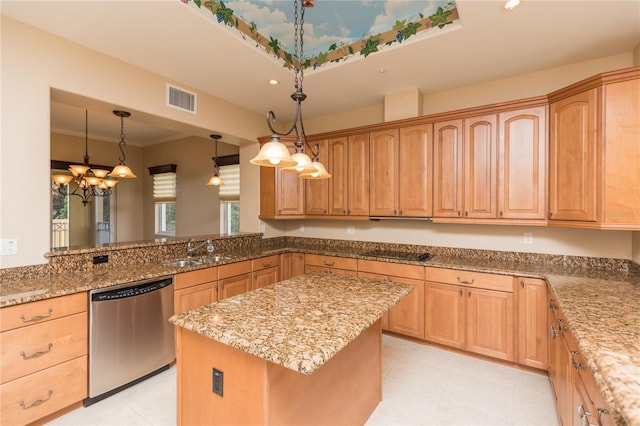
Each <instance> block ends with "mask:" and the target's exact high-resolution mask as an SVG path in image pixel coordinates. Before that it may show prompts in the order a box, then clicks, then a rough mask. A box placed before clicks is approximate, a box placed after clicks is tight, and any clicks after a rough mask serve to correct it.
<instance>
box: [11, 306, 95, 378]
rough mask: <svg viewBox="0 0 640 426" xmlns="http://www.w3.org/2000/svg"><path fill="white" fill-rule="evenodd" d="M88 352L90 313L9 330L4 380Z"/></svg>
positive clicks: (24, 374)
mask: <svg viewBox="0 0 640 426" xmlns="http://www.w3.org/2000/svg"><path fill="white" fill-rule="evenodd" d="M86 354H87V314H86V312H83V313H80V314H75V315H70V316H68V317H64V318H60V319H57V320H55V321H47V322H44V323H41V324H36V325H32V326H31V327H24V328H19V329H16V330H11V331H5V332H4V333H2V334H1V335H0V373H1V374H2V383H6V382H8V381H11V380H14V379H17V378H18V377H22V376H26V375H27V374H31V373H34V372H36V371H40V370H43V369H45V368H48V367H51V366H53V365H56V364H59V363H61V362H64V361H68V360H70V359H73V358H77V357H79V356H82V355H86Z"/></svg>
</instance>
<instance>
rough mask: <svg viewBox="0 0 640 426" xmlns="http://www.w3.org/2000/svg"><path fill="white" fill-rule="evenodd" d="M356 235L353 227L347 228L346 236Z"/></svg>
mask: <svg viewBox="0 0 640 426" xmlns="http://www.w3.org/2000/svg"><path fill="white" fill-rule="evenodd" d="M355 233H356V227H355V226H347V235H354V234H355Z"/></svg>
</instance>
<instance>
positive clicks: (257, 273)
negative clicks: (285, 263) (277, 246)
mask: <svg viewBox="0 0 640 426" xmlns="http://www.w3.org/2000/svg"><path fill="white" fill-rule="evenodd" d="M251 270H252V271H253V277H252V281H251V290H256V289H259V288H262V287H266V286H268V285H271V284H275V283H277V282H278V281H280V255H277V254H276V255H273V256H266V257H261V258H258V259H253V260H252V261H251Z"/></svg>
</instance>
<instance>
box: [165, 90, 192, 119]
mask: <svg viewBox="0 0 640 426" xmlns="http://www.w3.org/2000/svg"><path fill="white" fill-rule="evenodd" d="M167 105H169V106H171V107H174V108H178V109H181V110H183V111H189V112H191V113H194V114H195V113H196V94H195V93H192V92H189V91H187V90H184V89H181V88H179V87H176V86H172V85H171V84H167Z"/></svg>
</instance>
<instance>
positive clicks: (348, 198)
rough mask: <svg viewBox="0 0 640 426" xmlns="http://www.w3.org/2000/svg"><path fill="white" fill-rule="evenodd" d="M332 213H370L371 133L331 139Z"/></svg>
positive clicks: (330, 185) (330, 207) (358, 214)
mask: <svg viewBox="0 0 640 426" xmlns="http://www.w3.org/2000/svg"><path fill="white" fill-rule="evenodd" d="M328 152H329V161H328V165H329V173H331V175H332V176H333V177H332V178H331V179H329V181H328V185H329V209H328V214H329V215H331V216H349V217H352V216H355V217H357V216H362V217H368V216H369V134H368V133H363V134H357V135H349V136H343V137H338V138H331V139H329V147H328Z"/></svg>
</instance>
